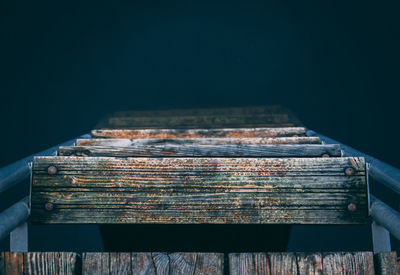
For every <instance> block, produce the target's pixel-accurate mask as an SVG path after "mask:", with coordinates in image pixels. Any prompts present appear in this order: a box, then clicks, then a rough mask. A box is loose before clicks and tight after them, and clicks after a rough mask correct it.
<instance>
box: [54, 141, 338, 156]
mask: <svg viewBox="0 0 400 275" xmlns="http://www.w3.org/2000/svg"><path fill="white" fill-rule="evenodd" d="M58 155H59V156H81V157H107V156H109V157H163V156H165V157H321V156H323V155H328V156H330V157H340V156H341V150H340V146H339V145H338V144H303V145H298V144H296V145H295V144H279V145H253V144H245V145H190V144H189V145H136V146H129V147H121V146H61V147H60V149H59V152H58Z"/></svg>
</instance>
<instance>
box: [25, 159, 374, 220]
mask: <svg viewBox="0 0 400 275" xmlns="http://www.w3.org/2000/svg"><path fill="white" fill-rule="evenodd" d="M49 166H54V167H56V171H57V172H56V173H55V174H52V175H51V174H48V168H49ZM348 167H352V168H353V169H354V174H353V175H352V176H347V175H346V174H345V172H344V171H345V169H346V168H348ZM48 203H51V206H52V209H51V210H50V211H48V210H46V208H45V206H46V204H48ZM350 203H353V204H355V206H356V209H355V211H349V209H348V205H349V204H350ZM31 215H32V216H31V218H32V221H34V222H41V223H171V224H172V223H178V224H179V223H181V224H185V223H186V224H196V223H222V224H224V223H230V224H238V223H243V224H253V223H254V224H255V223H272V224H274V223H275V224H359V223H365V222H366V221H367V188H366V176H365V163H364V159H363V158H124V159H122V158H112V157H63V156H52V157H36V158H35V160H34V165H33V189H32V214H31Z"/></svg>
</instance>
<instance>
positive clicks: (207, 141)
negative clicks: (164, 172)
mask: <svg viewBox="0 0 400 275" xmlns="http://www.w3.org/2000/svg"><path fill="white" fill-rule="evenodd" d="M187 144H192V145H226V144H232V145H233V144H238V145H239V144H321V140H320V139H319V138H318V137H277V138H176V139H158V138H148V139H146V138H145V139H142V138H138V139H124V138H88V139H78V140H77V141H76V146H125V147H128V146H138V145H187Z"/></svg>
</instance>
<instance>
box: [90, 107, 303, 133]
mask: <svg viewBox="0 0 400 275" xmlns="http://www.w3.org/2000/svg"><path fill="white" fill-rule="evenodd" d="M293 126H302V125H301V122H300V121H299V120H298V119H297V118H296V117H295V116H294V115H293V114H292V113H291V112H290V111H289V110H287V109H285V108H283V107H281V106H258V107H228V108H202V109H176V110H151V111H122V112H116V113H113V114H110V115H108V116H107V117H105V118H104V119H103V120H102V121H101V122H100V123H99V124H98V125H97V126H96V128H97V129H121V128H125V129H126V128H131V129H132V128H143V127H145V128H175V129H183V128H218V127H220V128H230V127H231V128H240V127H293Z"/></svg>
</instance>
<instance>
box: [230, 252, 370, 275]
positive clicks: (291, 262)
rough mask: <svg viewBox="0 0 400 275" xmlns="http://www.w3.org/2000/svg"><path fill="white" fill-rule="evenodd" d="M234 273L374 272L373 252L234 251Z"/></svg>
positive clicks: (300, 274)
mask: <svg viewBox="0 0 400 275" xmlns="http://www.w3.org/2000/svg"><path fill="white" fill-rule="evenodd" d="M229 270H230V274H234V275H239V274H296V275H297V274H299V275H302V274H327V275H329V274H332V275H333V274H335V275H336V274H366V275H368V274H374V262H373V255H372V253H371V252H346V253H341V252H338V253H326V254H325V255H324V256H322V255H321V253H312V254H306V253H296V254H295V253H287V252H285V253H232V254H229Z"/></svg>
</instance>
